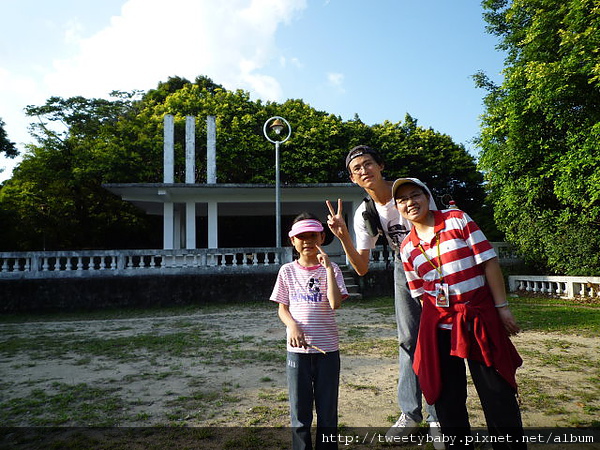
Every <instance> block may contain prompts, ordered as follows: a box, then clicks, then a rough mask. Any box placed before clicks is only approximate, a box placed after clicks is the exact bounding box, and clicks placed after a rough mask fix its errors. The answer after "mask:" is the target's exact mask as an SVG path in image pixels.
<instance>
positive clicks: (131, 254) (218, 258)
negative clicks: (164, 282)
mask: <svg viewBox="0 0 600 450" xmlns="http://www.w3.org/2000/svg"><path fill="white" fill-rule="evenodd" d="M291 260H292V249H291V247H284V248H281V249H277V248H219V249H194V250H85V251H56V252H51V251H45V252H4V253H0V279H19V278H61V277H65V278H68V277H91V276H113V275H121V276H123V275H136V276H137V275H152V274H174V273H177V274H182V273H186V272H190V273H211V272H219V271H221V270H229V271H240V272H242V271H250V270H265V269H272V270H274V271H276V270H277V269H278V268H279V266H280V265H281V264H283V263H285V262H288V261H291Z"/></svg>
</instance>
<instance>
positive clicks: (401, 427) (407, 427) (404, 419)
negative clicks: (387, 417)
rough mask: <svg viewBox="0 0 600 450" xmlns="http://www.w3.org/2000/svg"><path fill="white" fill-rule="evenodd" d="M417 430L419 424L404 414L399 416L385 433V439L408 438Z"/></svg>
mask: <svg viewBox="0 0 600 450" xmlns="http://www.w3.org/2000/svg"><path fill="white" fill-rule="evenodd" d="M418 429H419V424H418V423H417V422H415V421H414V420H412V419H411V418H410V417H408V416H407V415H406V414H404V413H402V414H400V418H399V419H398V420H397V421H396V423H395V424H394V425H392V427H391V428H390V429H389V430H388V431H387V433H385V435H386V436H387V437H393V436H408V435H410V434H412V433H414V432H415V431H417V430H418Z"/></svg>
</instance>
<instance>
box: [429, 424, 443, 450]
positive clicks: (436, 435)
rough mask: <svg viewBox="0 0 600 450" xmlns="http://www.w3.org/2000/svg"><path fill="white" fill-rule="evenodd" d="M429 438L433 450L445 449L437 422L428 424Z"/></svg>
mask: <svg viewBox="0 0 600 450" xmlns="http://www.w3.org/2000/svg"><path fill="white" fill-rule="evenodd" d="M429 436H431V437H432V438H433V448H435V450H445V449H446V444H444V441H443V436H442V429H441V428H440V423H439V422H429Z"/></svg>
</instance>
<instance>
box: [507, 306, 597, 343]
mask: <svg viewBox="0 0 600 450" xmlns="http://www.w3.org/2000/svg"><path fill="white" fill-rule="evenodd" d="M510 304H511V306H510V307H511V310H512V312H513V314H514V315H515V317H516V318H517V321H518V322H519V324H520V325H521V327H522V328H523V329H524V330H533V331H542V332H561V333H565V334H578V335H582V336H587V337H599V336H600V304H596V303H591V304H588V303H586V304H584V305H581V304H579V303H577V302H575V301H570V300H563V299H546V298H524V297H519V298H513V299H511V301H510Z"/></svg>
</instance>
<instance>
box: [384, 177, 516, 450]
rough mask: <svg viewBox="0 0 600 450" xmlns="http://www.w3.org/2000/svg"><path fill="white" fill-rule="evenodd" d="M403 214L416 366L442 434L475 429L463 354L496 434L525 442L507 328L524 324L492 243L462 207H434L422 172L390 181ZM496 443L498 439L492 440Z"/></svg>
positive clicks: (511, 331)
mask: <svg viewBox="0 0 600 450" xmlns="http://www.w3.org/2000/svg"><path fill="white" fill-rule="evenodd" d="M392 192H393V196H394V200H395V202H396V206H397V208H398V211H399V212H400V214H401V215H402V217H404V218H406V219H407V220H409V221H410V222H411V223H412V225H413V228H412V230H411V231H410V233H409V234H408V236H407V237H406V238H405V239H404V241H403V242H402V245H401V247H400V256H401V258H402V262H403V265H404V270H405V272H406V278H407V280H408V286H409V288H410V291H411V294H412V296H413V297H415V298H420V299H421V302H422V304H423V312H422V314H421V324H420V329H419V337H418V340H417V349H416V352H415V359H414V369H415V372H416V373H417V375H418V377H419V382H420V384H421V388H422V390H423V394H424V395H425V398H426V400H427V401H428V402H429V403H435V408H436V411H437V415H438V418H439V421H440V424H441V428H442V434H443V435H445V436H458V438H459V439H463V442H465V440H464V436H467V435H470V424H469V418H468V414H467V407H466V400H467V380H466V372H465V364H464V360H465V359H466V360H467V362H468V364H469V371H470V373H471V377H472V378H473V383H474V384H475V387H476V389H477V393H478V395H479V398H480V400H481V405H482V408H483V411H484V414H485V417H486V422H487V425H488V430H489V432H490V434H491V435H495V436H511V437H512V439H511V440H512V441H513V442H512V443H508V444H507V445H506V446H503V447H502V448H525V445H524V444H522V443H519V442H518V441H519V437H520V436H522V435H523V425H522V423H521V414H520V410H519V405H518V402H517V396H516V393H517V384H516V380H515V372H516V370H517V367H519V366H520V365H521V363H522V360H521V358H520V356H519V354H518V353H517V350H516V349H515V347H514V346H513V344H512V343H511V341H510V339H509V335H511V334H515V333H517V332H518V331H519V327H518V325H517V324H516V322H515V319H514V317H513V315H512V313H511V312H510V309H509V308H508V302H507V301H506V291H505V287H504V278H503V277H502V272H501V270H500V265H499V263H498V258H497V257H496V254H495V252H494V249H493V247H492V246H491V244H490V243H489V241H488V240H487V239H486V238H485V236H484V235H483V233H482V232H481V230H480V229H479V227H478V226H477V225H476V224H475V222H473V220H472V219H471V218H470V217H469V216H468V215H467V214H466V213H464V212H463V211H460V210H458V209H449V210H444V211H432V210H430V208H429V197H430V194H429V190H428V189H427V187H426V186H425V185H424V184H423V183H422V182H421V181H419V180H417V179H414V178H413V179H409V178H400V179H398V180H396V181H395V182H394V185H393V187H392ZM494 448H496V445H494Z"/></svg>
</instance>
